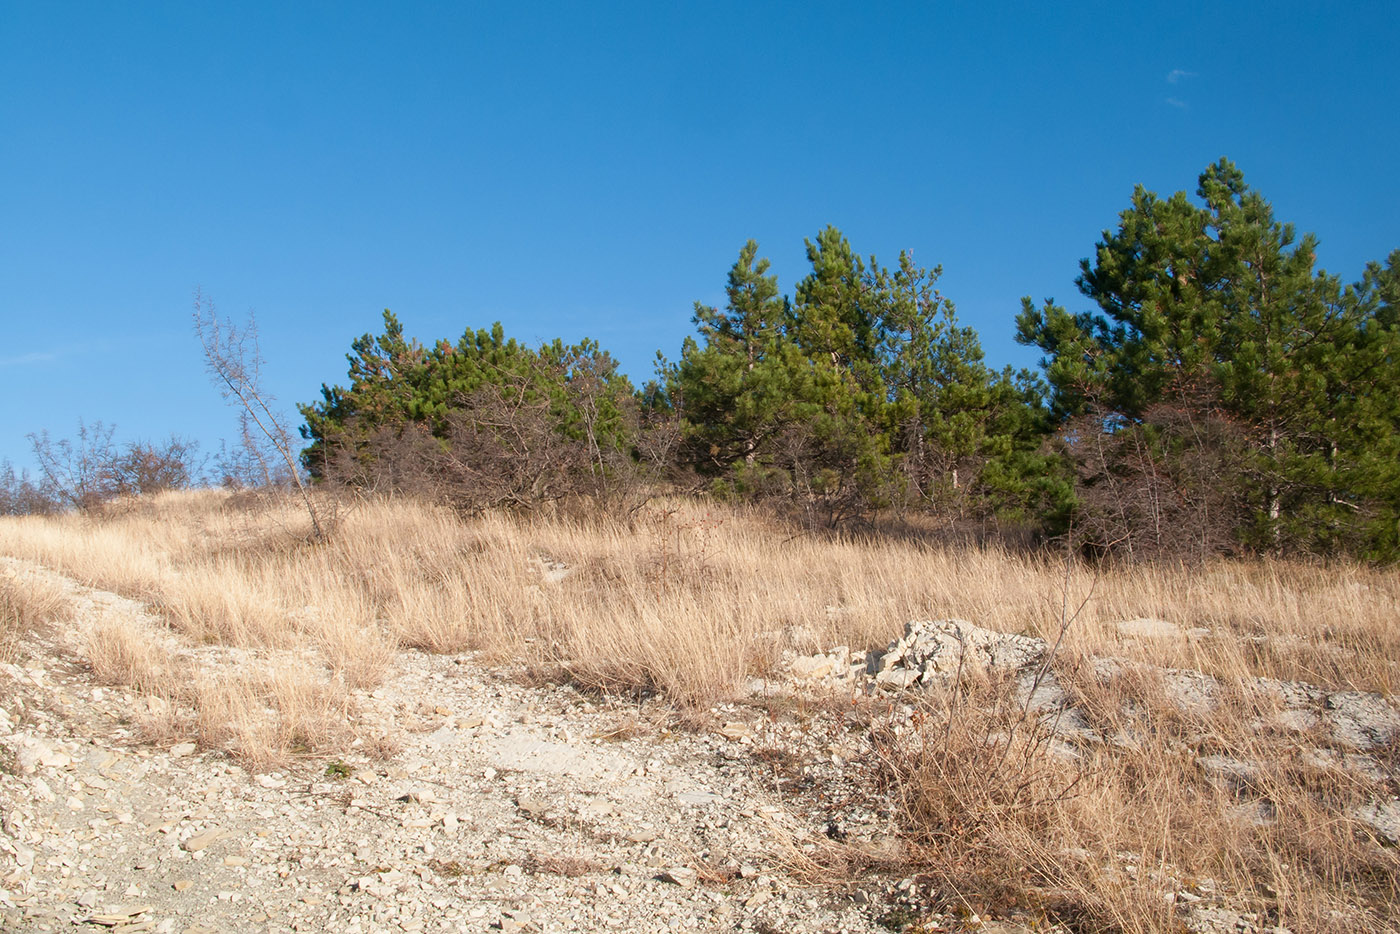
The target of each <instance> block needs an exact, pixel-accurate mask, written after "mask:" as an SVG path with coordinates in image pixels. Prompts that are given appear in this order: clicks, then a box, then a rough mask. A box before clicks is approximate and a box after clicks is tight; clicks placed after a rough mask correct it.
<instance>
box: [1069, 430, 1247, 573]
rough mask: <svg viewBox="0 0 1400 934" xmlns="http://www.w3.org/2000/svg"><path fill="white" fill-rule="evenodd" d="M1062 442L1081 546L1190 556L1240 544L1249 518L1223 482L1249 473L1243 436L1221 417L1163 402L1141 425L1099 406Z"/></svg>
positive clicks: (1141, 555) (1144, 555) (1143, 555)
mask: <svg viewBox="0 0 1400 934" xmlns="http://www.w3.org/2000/svg"><path fill="white" fill-rule="evenodd" d="M1062 437H1064V438H1066V439H1068V440H1067V441H1066V442H1065V443H1064V444H1063V447H1064V449H1065V451H1066V453H1067V454H1068V455H1069V457H1070V459H1071V461H1072V462H1073V463H1074V465H1075V469H1076V472H1077V475H1078V486H1077V495H1078V497H1079V508H1078V509H1077V510H1076V513H1075V532H1074V534H1075V537H1076V539H1077V541H1078V543H1080V544H1082V545H1083V546H1085V547H1088V548H1090V549H1092V550H1094V551H1096V552H1099V553H1103V554H1109V553H1112V554H1122V555H1124V556H1126V557H1128V558H1129V559H1147V560H1152V559H1162V558H1166V559H1182V558H1185V559H1189V560H1193V561H1197V562H1199V561H1202V560H1204V559H1205V558H1207V557H1210V556H1213V555H1218V554H1228V553H1231V552H1233V551H1235V550H1236V549H1238V547H1239V545H1240V542H1239V540H1238V538H1237V532H1238V530H1239V528H1240V526H1241V524H1242V523H1243V522H1244V520H1245V518H1246V514H1247V505H1248V504H1247V503H1245V502H1244V501H1243V500H1242V499H1241V496H1240V493H1239V491H1238V490H1237V489H1236V488H1235V487H1234V486H1233V485H1231V484H1229V483H1224V482H1222V478H1224V477H1230V476H1235V475H1237V474H1238V473H1239V472H1240V471H1241V470H1243V469H1244V466H1245V462H1246V453H1245V445H1244V440H1245V439H1244V434H1243V432H1242V431H1241V430H1240V428H1239V427H1238V426H1237V425H1235V424H1234V423H1233V422H1231V421H1229V420H1228V419H1226V418H1224V417H1222V416H1213V415H1202V414H1200V413H1198V412H1194V411H1193V410H1191V409H1189V408H1186V407H1179V406H1169V405H1157V406H1154V407H1153V408H1151V409H1149V410H1148V411H1147V412H1146V413H1145V414H1144V415H1143V417H1142V419H1141V420H1140V421H1139V422H1135V423H1129V422H1127V421H1126V420H1124V419H1122V418H1121V416H1117V415H1115V414H1114V413H1107V412H1101V411H1100V412H1094V413H1091V414H1089V415H1085V416H1081V417H1080V418H1078V419H1075V420H1074V421H1072V422H1070V423H1069V424H1068V425H1067V426H1066V428H1065V430H1064V432H1063V433H1062Z"/></svg>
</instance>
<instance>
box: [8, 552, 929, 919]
mask: <svg viewBox="0 0 1400 934" xmlns="http://www.w3.org/2000/svg"><path fill="white" fill-rule="evenodd" d="M10 564H11V566H12V567H15V568H18V569H20V570H21V571H22V573H24V574H35V575H40V574H42V575H44V576H48V577H50V578H52V579H55V580H61V581H62V583H63V586H64V587H65V589H67V590H68V592H69V593H70V595H71V597H72V602H73V606H74V608H75V609H74V611H73V612H71V613H70V614H69V615H68V616H67V617H66V618H65V619H62V620H59V621H56V622H55V624H54V625H53V627H52V628H50V629H49V630H48V631H46V632H43V633H40V634H36V635H35V636H33V637H32V638H30V639H29V640H28V642H27V643H26V644H25V645H24V646H22V649H21V658H20V663H19V664H10V665H6V666H4V668H3V670H0V710H3V715H0V743H3V746H2V747H0V754H4V757H5V758H4V763H3V764H4V767H3V768H0V814H3V833H0V928H3V929H5V930H15V931H59V930H69V929H73V928H74V927H75V926H77V927H79V928H81V929H87V930H101V929H103V928H106V929H109V930H113V931H119V932H122V931H156V932H201V931H211V932H212V931H220V932H226V931H259V932H263V931H265V932H283V931H344V932H366V934H367V932H375V931H390V932H392V931H454V932H455V931H487V930H505V931H516V930H538V931H595V930H599V931H600V930H610V931H667V930H674V931H730V930H756V931H764V930H768V931H775V930H782V931H784V932H800V931H812V932H817V931H832V932H836V931H843V932H872V931H886V930H888V928H886V927H882V926H881V925H880V924H879V919H880V918H881V917H882V916H885V915H886V913H887V912H888V911H889V910H890V908H891V906H892V905H897V904H898V903H899V902H900V901H901V900H908V899H909V898H911V893H910V883H909V882H908V881H906V880H901V879H899V878H898V877H891V878H883V877H880V876H878V875H875V876H869V877H867V878H865V879H864V880H863V881H862V884H861V885H853V884H845V883H836V884H833V883H831V882H830V881H827V882H826V883H825V884H816V883H808V882H806V881H804V875H803V873H802V871H801V870H802V869H803V867H804V866H805V865H806V853H810V852H811V851H813V850H814V849H815V848H816V847H817V846H818V845H820V841H825V840H827V839H828V838H827V837H826V836H825V835H824V831H829V830H830V825H829V824H828V823H827V821H828V820H829V815H828V811H829V809H830V805H829V804H828V805H827V806H825V807H816V806H814V805H813V801H812V800H811V796H809V795H804V794H802V793H801V791H800V790H789V789H790V788H793V786H798V785H810V781H809V780H804V775H803V773H804V770H805V771H807V772H811V770H812V768H813V766H812V765H804V764H801V763H802V762H806V761H808V760H815V759H816V758H820V759H821V763H820V764H819V766H818V767H819V768H822V769H824V770H825V773H826V775H827V776H828V777H834V778H837V779H838V780H839V772H840V768H839V766H840V763H841V755H842V752H841V751H840V750H835V749H831V748H828V747H823V748H821V749H820V750H817V749H814V748H812V739H811V736H810V735H809V732H808V729H804V727H803V726H802V718H801V717H791V716H777V717H775V716H774V715H773V713H772V708H773V704H771V703H767V702H764V701H763V700H762V699H758V700H755V702H754V703H753V704H751V705H737V706H734V707H729V708H725V709H716V710H715V711H712V712H711V715H712V717H713V720H714V723H713V724H712V725H711V727H706V726H704V725H701V726H699V727H697V726H696V725H695V724H693V723H692V724H688V725H686V726H680V725H678V724H675V723H674V722H673V720H674V716H673V713H672V712H671V711H670V710H669V709H668V708H666V707H665V706H664V705H662V704H660V703H658V702H655V701H644V702H630V701H628V700H626V699H616V700H611V701H609V700H607V699H601V698H598V697H590V696H584V695H582V694H580V693H578V692H577V691H575V690H573V689H572V688H569V687H559V686H554V685H528V684H525V683H522V680H521V679H520V678H519V676H518V674H517V673H514V672H510V671H506V670H493V669H489V668H487V667H484V666H482V665H481V664H479V663H478V662H477V661H476V660H475V659H474V658H472V657H470V656H455V657H454V656H441V655H429V654H422V653H406V654H404V655H402V656H401V657H400V658H399V660H398V661H397V663H396V665H395V668H394V671H393V673H392V674H391V676H390V678H389V679H388V680H387V681H386V682H385V683H384V684H383V685H382V686H381V687H379V688H377V689H375V690H374V691H372V692H368V693H364V692H361V693H359V694H358V695H357V696H356V697H355V702H356V707H357V708H358V709H357V712H356V717H357V724H356V727H357V730H359V731H360V732H362V733H363V734H364V735H375V734H376V733H387V734H389V735H392V736H393V737H394V740H393V745H394V746H396V747H397V748H396V749H392V748H391V749H389V750H384V749H376V750H373V752H375V753H378V754H379V757H378V758H376V756H374V755H371V754H370V752H371V750H366V749H363V748H362V747H363V746H365V745H366V744H363V743H362V744H360V745H359V746H357V747H352V749H351V750H350V752H349V753H348V754H344V755H340V756H336V757H324V756H320V757H313V756H306V757H299V758H298V759H296V760H295V761H293V762H291V763H289V764H284V765H283V766H282V767H280V768H278V769H276V770H273V771H268V772H263V773H254V772H250V771H248V770H246V769H245V768H243V767H242V766H240V765H238V764H236V763H235V762H234V761H233V760H231V759H230V758H229V757H228V756H227V755H225V754H223V753H221V752H218V751H210V750H200V749H196V748H195V747H194V744H193V743H189V742H184V741H179V742H174V743H173V744H171V745H162V744H152V743H149V742H143V741H142V740H141V738H140V736H139V731H138V730H136V728H135V726H134V723H133V721H134V718H135V717H137V715H138V714H139V712H141V711H142V710H143V705H144V704H147V703H149V702H148V701H147V700H145V699H142V698H137V697H134V696H132V695H131V694H129V693H128V692H126V691H123V690H119V689H114V688H110V687H109V688H103V687H100V686H96V685H94V683H93V682H92V680H91V675H90V673H89V671H88V669H87V666H86V663H85V662H84V658H83V645H84V644H85V643H84V640H85V638H86V630H87V628H88V627H91V626H93V625H95V624H97V623H99V622H100V621H101V620H102V619H104V618H111V617H112V616H113V615H125V616H126V617H127V618H130V619H134V620H138V621H141V622H142V623H143V624H144V625H150V626H152V627H156V628H158V627H159V623H158V621H156V620H154V619H152V618H150V617H148V616H147V615H146V614H145V611H144V610H143V608H142V607H141V606H140V605H138V604H135V603H133V602H132V601H129V600H126V599H124V598H121V597H119V596H116V595H113V594H109V593H104V592H101V591H95V590H92V589H89V588H86V587H81V586H79V585H77V584H74V583H73V582H71V581H66V580H62V579H60V578H57V576H56V575H53V574H51V573H50V572H48V571H45V570H43V569H40V568H36V567H33V566H29V565H21V564H20V563H18V562H10ZM198 651H200V652H203V653H204V654H206V655H217V654H219V653H223V654H225V655H227V653H228V650H226V649H218V648H214V647H210V648H207V649H202V650H198ZM223 660H224V661H225V662H227V661H228V659H227V658H225V659H223ZM209 663H211V664H212V661H210V662H209ZM176 739H179V738H178V737H177V738H176ZM371 745H372V744H371ZM848 745H854V741H851V743H849V744H848ZM789 749H800V750H805V753H806V754H804V755H802V757H801V760H799V759H798V758H797V755H796V754H794V753H790V752H787V751H786V750H789ZM385 752H388V753H390V754H389V755H387V756H385V755H384V753H385ZM848 754H849V752H848ZM833 756H834V757H835V758H834V759H833V758H832V757H833ZM785 786H786V787H785ZM841 819H842V821H843V822H844V825H849V826H850V827H852V828H854V829H856V831H857V833H858V835H859V837H860V838H862V839H864V840H865V841H868V842H871V843H872V844H873V845H876V846H878V845H880V843H881V841H882V837H883V836H884V835H886V834H888V832H889V827H888V822H887V819H886V818H885V817H883V816H881V815H879V814H877V813H875V812H874V811H872V810H868V809H861V808H859V807H855V808H848V809H844V810H843V814H842V818H841ZM901 882H903V885H904V887H903V889H902V890H901V889H900V883H901Z"/></svg>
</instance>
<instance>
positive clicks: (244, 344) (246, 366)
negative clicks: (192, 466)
mask: <svg viewBox="0 0 1400 934" xmlns="http://www.w3.org/2000/svg"><path fill="white" fill-rule="evenodd" d="M193 318H194V330H195V335H196V336H197V337H198V338H199V344H200V347H202V348H203V350H204V361H205V365H206V367H207V369H208V370H209V375H210V378H211V379H213V381H214V384H215V385H216V386H218V387H219V391H220V392H221V393H222V394H223V397H224V398H225V399H226V400H229V401H232V402H235V403H237V404H238V406H239V407H240V408H241V410H242V411H241V413H240V426H241V428H242V435H243V438H242V446H243V449H244V450H245V451H246V452H247V454H248V456H249V457H250V458H252V459H253V460H254V461H256V462H257V463H258V464H259V466H260V467H261V469H262V474H263V476H264V478H265V479H266V482H267V484H268V485H269V486H271V485H272V478H273V476H274V472H273V471H274V468H273V467H272V466H271V465H272V463H273V462H274V460H276V461H280V465H279V466H278V468H276V469H279V470H280V469H281V467H285V469H286V475H287V476H289V477H291V479H292V481H293V482H294V483H295V484H296V488H297V492H298V493H299V494H300V495H301V501H302V505H303V506H305V507H306V512H307V515H308V516H310V518H311V528H312V537H313V538H314V539H315V540H317V541H321V540H323V539H324V538H325V537H326V528H325V524H324V522H323V521H322V518H321V515H320V512H319V510H318V509H317V507H316V504H315V503H314V502H313V501H312V499H311V496H310V494H309V493H308V492H307V489H306V481H305V480H304V479H303V478H302V475H301V471H300V469H299V468H298V465H297V449H296V445H295V443H294V442H293V440H292V433H291V431H290V430H289V429H288V428H287V425H286V421H285V420H284V419H283V418H282V417H281V416H279V415H278V414H277V413H276V412H274V411H273V409H272V404H273V402H275V401H276V400H275V399H274V398H273V396H272V395H271V394H270V393H268V392H267V391H266V390H265V389H264V388H263V386H262V364H263V359H262V352H261V351H260V350H259V348H258V329H257V321H256V320H255V319H254V317H253V315H252V314H251V313H250V314H249V315H248V321H247V323H246V324H243V325H241V326H239V325H235V324H234V323H233V322H232V321H231V320H229V319H228V318H226V317H221V316H220V315H219V313H218V311H217V310H216V309H215V307H214V303H213V302H212V301H210V300H209V299H206V298H205V297H204V295H203V294H202V293H200V292H196V293H195V297H194V314H193ZM254 429H256V433H255V431H254ZM260 439H265V440H266V442H267V445H269V446H270V449H269V448H268V447H265V446H264V445H263V444H262V443H261V440H260Z"/></svg>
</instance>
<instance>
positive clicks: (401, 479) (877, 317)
mask: <svg viewBox="0 0 1400 934" xmlns="http://www.w3.org/2000/svg"><path fill="white" fill-rule="evenodd" d="M806 246H807V258H808V260H809V262H810V264H811V270H810V272H809V273H808V274H807V276H806V277H805V278H804V279H802V280H801V281H800V282H799V283H798V284H797V286H796V288H795V290H794V291H793V293H792V294H791V295H785V294H783V292H782V291H781V289H780V288H779V284H778V281H777V278H776V277H775V276H773V275H772V274H770V272H769V263H768V261H767V260H765V259H762V258H760V257H759V250H758V245H757V244H756V243H754V242H753V241H750V242H749V243H747V244H746V245H745V246H744V247H743V249H742V250H741V251H740V253H739V257H738V260H737V261H736V262H735V264H734V266H733V267H732V268H731V269H730V271H729V277H728V282H727V286H726V290H725V293H726V302H725V305H724V307H723V308H715V307H709V306H705V305H701V304H697V305H696V307H695V315H694V323H695V326H696V334H695V336H693V337H691V338H688V339H687V340H686V341H685V344H684V346H683V347H682V349H681V353H680V357H679V359H678V360H676V361H674V362H668V361H666V360H665V359H661V360H660V362H659V365H658V368H657V378H656V379H655V380H654V381H652V382H650V383H648V384H647V385H646V386H645V387H643V388H641V389H640V390H638V389H635V388H634V387H633V386H632V384H631V383H630V382H629V381H628V379H627V378H626V377H625V376H624V375H622V374H621V373H619V372H618V369H617V365H616V363H615V362H614V361H613V360H612V359H611V357H610V356H609V355H608V354H607V353H606V352H605V351H603V350H602V349H601V348H599V347H598V345H597V344H595V343H593V342H591V341H584V342H583V343H580V344H577V345H573V346H568V345H565V344H563V343H562V342H560V341H555V342H553V343H550V344H546V345H544V346H542V347H539V348H531V347H527V346H524V345H521V344H519V343H517V342H516V341H514V340H507V339H506V337H505V335H504V334H503V333H502V330H501V328H500V326H499V325H497V326H496V327H494V328H493V329H492V330H490V331H486V330H481V331H468V332H467V333H466V334H465V335H464V336H463V337H462V338H461V339H460V340H459V341H457V342H456V343H455V344H453V343H449V342H447V341H441V342H438V343H437V344H435V345H433V346H432V347H424V346H422V345H421V344H419V343H417V342H415V341H411V340H408V339H406V338H405V337H404V334H403V330H402V327H401V326H400V324H399V322H398V320H397V319H396V318H395V317H394V316H393V315H392V314H390V313H388V312H386V313H385V317H384V322H385V330H384V333H383V334H382V335H380V336H378V337H374V336H371V335H365V336H363V337H361V338H360V339H359V340H357V341H355V342H354V344H353V348H352V349H353V352H352V353H351V354H350V356H349V359H350V374H349V375H350V382H351V384H350V386H349V388H342V387H338V386H337V387H323V392H322V396H323V398H322V399H321V400H320V401H318V402H316V403H313V404H310V405H305V406H302V407H301V412H302V415H303V416H304V418H305V420H306V426H305V428H304V429H303V432H304V434H305V436H306V437H307V439H308V440H309V441H310V442H311V443H310V446H309V447H308V448H307V450H306V452H305V454H304V462H305V464H306V466H307V468H308V469H309V470H310V471H311V473H312V474H313V476H316V477H318V478H320V479H322V480H333V481H341V482H349V483H354V484H358V485H367V486H373V487H379V488H384V489H395V490H418V491H422V492H427V493H431V494H432V495H436V496H440V497H446V498H448V499H450V500H452V501H453V502H454V503H455V504H457V505H459V506H460V507H463V508H480V507H488V506H515V507H527V508H528V507H532V506H535V505H538V504H540V503H542V502H546V501H551V500H559V499H565V498H571V497H589V498H595V499H607V498H609V497H617V496H620V495H621V496H625V495H628V494H629V493H635V491H636V490H638V489H641V488H644V487H654V486H655V484H657V483H658V482H661V481H665V482H669V483H672V484H680V485H682V486H683V487H686V488H691V489H696V490H704V491H706V492H707V493H708V494H709V495H714V496H719V497H725V498H730V499H740V500H760V501H766V502H770V503H774V504H779V505H782V506H783V507H785V508H788V509H796V510H800V511H802V512H803V513H804V514H806V515H807V516H808V517H809V518H811V519H812V520H813V521H822V522H826V523H831V524H835V523H839V522H842V521H844V520H849V519H851V518H854V517H864V516H871V515H875V514H886V515H891V514H893V515H909V514H911V513H921V514H929V515H932V516H934V517H935V518H936V519H939V520H942V521H944V522H946V523H947V525H948V526H949V527H956V528H973V527H975V528H978V529H982V530H1000V531H1003V532H1005V531H1009V530H1015V531H1016V532H1017V533H1018V534H1021V533H1024V532H1025V531H1027V530H1030V531H1033V532H1034V533H1035V534H1039V535H1046V536H1050V535H1065V534H1068V535H1071V536H1073V537H1074V539H1075V541H1076V542H1077V543H1079V544H1080V545H1081V547H1084V548H1086V549H1089V550H1094V551H1099V552H1104V553H1121V554H1125V555H1128V556H1132V557H1145V558H1151V557H1181V556H1187V555H1191V556H1204V555H1207V554H1214V553H1240V552H1274V553H1286V552H1293V553H1308V554H1327V555H1331V554H1348V555H1354V556H1358V557H1364V558H1367V559H1371V560H1382V561H1384V560H1393V559H1395V558H1396V557H1400V321H1397V305H1400V251H1396V252H1395V253H1392V254H1391V256H1390V257H1389V259H1388V261H1387V262H1386V264H1385V265H1384V266H1382V265H1381V264H1379V263H1373V264H1371V265H1370V266H1369V267H1368V268H1367V269H1366V270H1365V273H1364V275H1363V277H1362V279H1361V280H1360V281H1359V282H1357V283H1355V284H1351V285H1344V284H1343V283H1342V282H1341V280H1339V279H1338V278H1337V277H1335V276H1333V275H1329V274H1327V273H1326V272H1323V271H1318V270H1316V269H1315V252H1314V248H1315V240H1314V238H1313V237H1311V236H1305V237H1302V238H1301V239H1299V238H1297V237H1296V236H1295V233H1294V231H1293V228H1292V227H1291V226H1289V225H1284V224H1281V223H1279V222H1277V221H1276V220H1275V219H1274V216H1273V211H1272V208H1271V207H1270V205H1269V204H1268V202H1267V201H1265V200H1264V199H1263V198H1262V197H1261V196H1260V195H1259V194H1258V193H1257V192H1255V191H1253V190H1252V189H1250V188H1249V187H1247V186H1246V185H1245V183H1244V179H1243V176H1242V174H1241V173H1240V171H1239V170H1238V169H1237V168H1235V167H1234V166H1233V165H1232V164H1230V163H1229V162H1228V161H1225V160H1221V161H1220V162H1219V163H1217V164H1216V165H1213V166H1210V167H1209V168H1208V169H1207V170H1206V171H1205V172H1204V173H1203V174H1202V175H1201V177H1200V186H1199V188H1198V190H1197V198H1196V199H1195V200H1193V199H1191V198H1190V197H1188V196H1187V195H1186V193H1184V192H1179V193H1177V194H1176V195H1174V196H1172V197H1171V198H1169V199H1166V200H1163V199H1161V198H1159V197H1157V196H1156V195H1154V194H1152V193H1151V192H1148V191H1145V190H1143V189H1142V188H1139V189H1138V190H1137V191H1136V192H1135V193H1134V195H1133V200H1132V205H1131V207H1130V208H1129V209H1128V210H1126V211H1124V212H1123V213H1122V214H1121V215H1120V217H1119V223H1118V226H1117V229H1116V230H1112V231H1105V232H1104V235H1103V239H1102V241H1101V242H1100V243H1099V244H1098V246H1097V249H1096V251H1095V255H1094V256H1093V257H1092V258H1090V259H1086V260H1084V261H1083V262H1082V264H1081V274H1080V276H1079V278H1078V286H1079V289H1080V291H1081V292H1082V293H1083V295H1084V296H1085V297H1086V298H1088V299H1089V300H1091V302H1092V303H1093V305H1094V306H1095V307H1094V308H1092V309H1090V310H1086V311H1081V312H1074V313H1072V312H1070V311H1068V310H1066V309H1065V308H1062V307H1060V306H1058V305H1055V304H1053V303H1051V302H1046V303H1045V304H1044V305H1043V306H1040V307H1037V306H1035V305H1034V304H1033V303H1032V302H1031V301H1030V300H1029V299H1026V300H1025V301H1024V303H1023V308H1022V310H1021V313H1020V314H1019V315H1018V316H1017V318H1016V329H1017V339H1018V340H1019V341H1021V342H1022V343H1024V344H1027V345H1032V346H1035V347H1038V348H1039V349H1040V350H1041V351H1042V352H1043V354H1044V356H1043V358H1042V360H1041V368H1040V372H1039V373H1031V372H1027V371H1020V372H1012V371H1011V370H1010V369H1006V370H1002V371H996V370H993V369H991V368H990V367H988V366H987V365H986V363H985V362H984V360H983V354H982V349H981V346H980V344H979V341H978V337H977V334H976V333H975V331H973V329H971V328H969V327H965V326H962V325H960V324H959V323H958V321H957V317H956V315H955V312H954V307H953V304H952V302H951V301H949V300H948V299H947V298H945V297H944V296H943V295H942V294H941V293H940V292H939V290H938V288H937V283H938V278H939V275H940V270H939V268H937V267H935V268H933V269H926V268H923V267H920V266H918V265H916V264H915V263H914V261H913V259H912V257H911V256H910V255H909V254H908V253H902V254H901V255H900V256H899V258H898V261H897V263H896V264H895V265H894V266H893V267H886V266H883V265H881V264H880V263H879V262H878V261H877V260H876V259H875V258H874V257H870V258H869V259H863V258H862V257H861V256H860V255H859V254H857V253H856V252H855V251H854V250H853V249H852V248H851V245H850V243H849V242H848V241H847V240H846V238H845V237H844V236H842V234H841V233H840V232H839V231H838V230H836V229H835V228H830V227H828V228H827V229H825V230H823V231H821V232H820V233H819V234H818V235H817V237H816V239H815V240H811V241H808V242H807V244H806Z"/></svg>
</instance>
